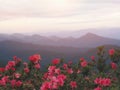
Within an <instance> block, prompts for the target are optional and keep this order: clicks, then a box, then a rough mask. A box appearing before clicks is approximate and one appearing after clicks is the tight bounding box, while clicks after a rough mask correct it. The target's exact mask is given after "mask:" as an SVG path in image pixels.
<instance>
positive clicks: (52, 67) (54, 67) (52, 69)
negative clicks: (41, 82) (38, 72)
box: [48, 66, 56, 73]
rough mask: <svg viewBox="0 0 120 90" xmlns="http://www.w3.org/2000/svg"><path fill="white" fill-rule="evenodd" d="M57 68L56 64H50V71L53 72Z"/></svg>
mask: <svg viewBox="0 0 120 90" xmlns="http://www.w3.org/2000/svg"><path fill="white" fill-rule="evenodd" d="M55 69H56V66H49V68H48V71H49V72H50V73H52V72H54V71H55Z"/></svg>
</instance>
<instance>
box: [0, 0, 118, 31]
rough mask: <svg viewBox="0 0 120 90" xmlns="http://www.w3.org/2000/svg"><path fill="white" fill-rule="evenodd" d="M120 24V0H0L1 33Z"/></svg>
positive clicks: (106, 26) (115, 25)
mask: <svg viewBox="0 0 120 90" xmlns="http://www.w3.org/2000/svg"><path fill="white" fill-rule="evenodd" d="M112 27H117V28H119V27H120V0H0V33H32V32H54V31H67V30H68V31H69V30H71V31H72V30H81V29H89V28H112Z"/></svg>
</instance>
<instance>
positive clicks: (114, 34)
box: [40, 27, 120, 39]
mask: <svg viewBox="0 0 120 90" xmlns="http://www.w3.org/2000/svg"><path fill="white" fill-rule="evenodd" d="M89 32H90V33H94V34H97V35H100V36H102V37H108V38H114V39H120V28H117V27H116V28H115V27H113V28H89V29H81V30H77V31H75V30H74V31H69V32H68V31H60V32H58V31H56V32H49V33H40V34H41V35H43V36H54V35H56V36H58V37H71V36H72V37H77V38H78V37H81V36H83V35H85V34H87V33H89Z"/></svg>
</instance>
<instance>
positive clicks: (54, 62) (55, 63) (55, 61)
mask: <svg viewBox="0 0 120 90" xmlns="http://www.w3.org/2000/svg"><path fill="white" fill-rule="evenodd" d="M59 63H60V59H59V58H55V59H54V60H52V64H54V65H57V64H59Z"/></svg>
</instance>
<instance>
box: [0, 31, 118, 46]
mask: <svg viewBox="0 0 120 90" xmlns="http://www.w3.org/2000/svg"><path fill="white" fill-rule="evenodd" d="M5 40H10V41H17V42H22V43H32V44H37V45H47V46H60V47H61V46H65V47H76V48H84V47H85V48H94V47H97V46H100V45H106V44H107V45H118V46H119V45H120V40H118V39H112V38H107V37H102V36H99V35H96V34H93V33H87V34H85V35H83V36H81V37H78V38H73V37H66V38H59V37H57V36H54V37H46V36H41V35H38V34H34V35H22V34H12V35H6V34H1V35H0V41H5Z"/></svg>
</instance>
